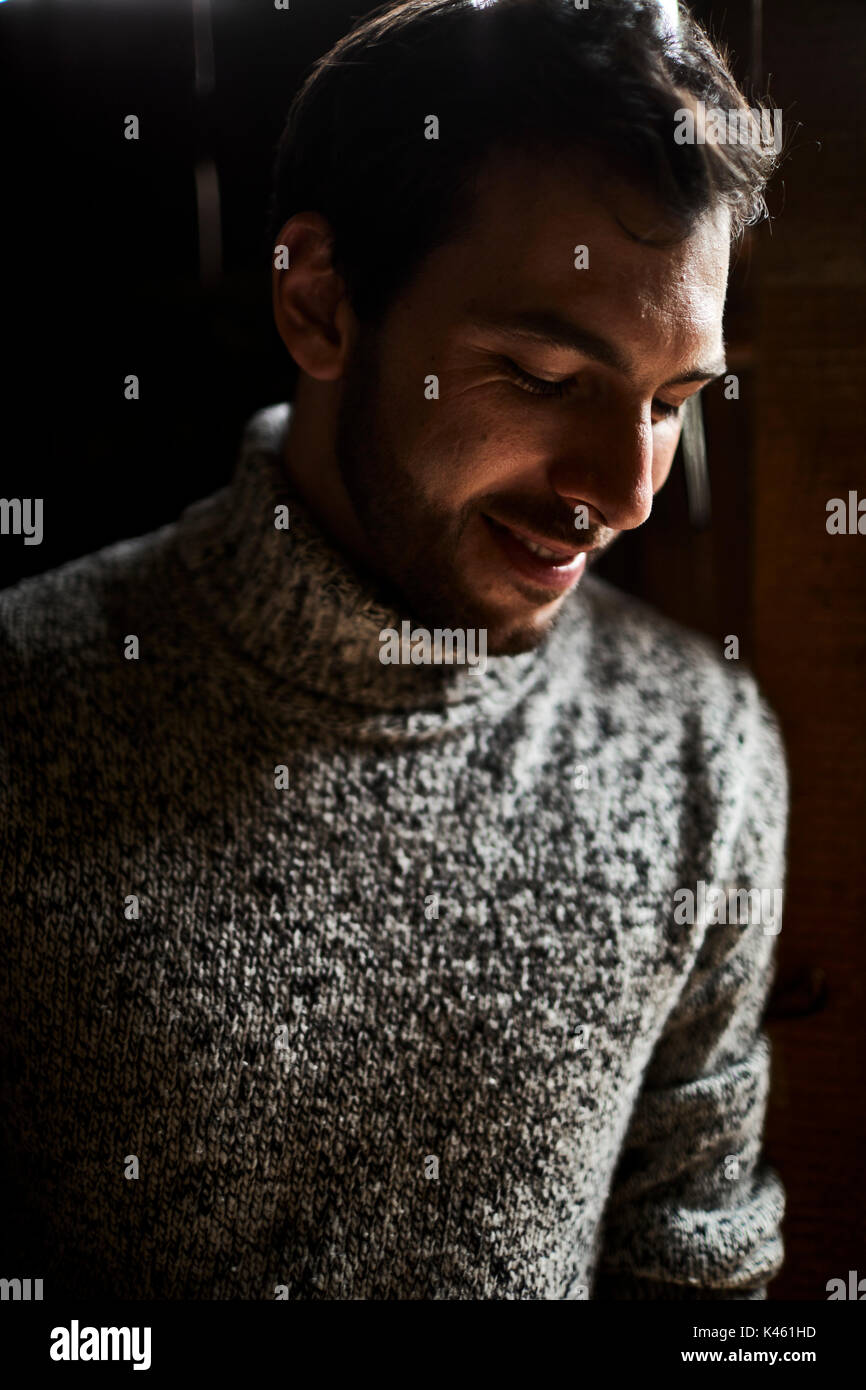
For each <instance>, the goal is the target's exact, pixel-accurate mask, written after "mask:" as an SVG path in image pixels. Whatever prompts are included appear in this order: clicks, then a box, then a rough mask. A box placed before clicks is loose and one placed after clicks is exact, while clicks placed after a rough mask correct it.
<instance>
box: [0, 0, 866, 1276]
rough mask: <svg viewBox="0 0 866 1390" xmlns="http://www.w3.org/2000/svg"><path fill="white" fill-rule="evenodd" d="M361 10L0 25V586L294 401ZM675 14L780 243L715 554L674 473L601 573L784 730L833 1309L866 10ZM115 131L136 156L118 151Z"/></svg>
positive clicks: (859, 889) (838, 4) (860, 1143)
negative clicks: (33, 516) (11, 508)
mask: <svg viewBox="0 0 866 1390" xmlns="http://www.w3.org/2000/svg"><path fill="white" fill-rule="evenodd" d="M373 8H375V6H374V5H372V4H369V3H364V0H292V4H291V9H290V10H289V11H288V12H285V11H276V10H275V9H274V7H273V2H272V0H210V3H209V4H208V3H207V2H206V0H198V2H196V3H194V0H123V3H122V4H121V3H118V0H113V3H107V0H7V2H6V3H5V4H0V54H2V57H0V65H2V67H0V78H2V90H3V92H4V106H5V113H4V114H5V120H4V127H3V128H4V131H5V136H6V138H5V142H4V145H5V150H4V153H5V158H4V166H5V174H4V191H5V194H6V198H5V217H4V219H3V233H2V235H3V245H4V253H5V254H4V260H3V272H4V278H5V286H4V308H5V313H4V320H5V329H6V332H5V338H6V349H7V351H6V355H5V356H6V361H5V365H4V386H5V390H4V392H3V432H2V473H0V495H2V496H5V497H42V498H44V525H45V537H44V540H43V543H42V544H41V545H39V546H24V544H23V540H22V539H21V538H19V537H13V536H9V537H0V587H4V586H5V585H8V584H11V583H13V582H15V581H17V580H18V579H20V578H22V577H24V576H26V575H28V574H32V573H37V572H39V571H41V570H45V569H49V568H53V567H54V566H55V565H58V564H61V563H62V562H64V561H66V560H69V559H72V558H74V557H75V556H78V555H82V554H86V553H88V552H90V551H93V550H96V549H98V548H100V547H101V546H103V545H106V544H109V543H110V542H112V541H115V540H118V539H121V538H124V537H127V536H134V535H140V534H142V533H144V532H147V531H150V530H153V529H154V528H155V527H157V526H159V525H162V524H164V523H165V522H168V521H171V520H173V519H174V518H175V517H176V516H177V515H178V513H179V512H180V510H182V508H183V507H184V506H185V505H186V504H187V503H189V502H191V501H192V500H193V499H195V498H197V497H200V496H203V495H205V494H207V493H210V492H213V491H215V490H216V489H217V488H218V487H221V486H222V485H223V484H224V483H225V482H227V481H228V478H229V476H230V474H231V470H232V467H233V464H234V459H235V454H236V449H237V444H238V440H239V435H240V431H241V428H242V426H243V424H244V422H245V420H246V419H247V418H248V416H249V415H250V414H251V413H252V412H253V411H254V410H255V409H257V408H258V407H260V406H262V405H268V404H271V403H272V402H274V401H277V400H281V399H285V398H286V395H287V386H286V375H285V362H286V358H285V352H284V349H283V347H282V344H281V343H280V341H279V338H278V337H277V334H276V330H275V329H274V327H273V322H272V319H271V309H270V265H271V261H270V244H269V241H268V239H267V236H266V213H267V199H268V193H269V187H270V175H271V168H272V162H273V157H274V153H275V148H276V142H277V140H278V138H279V134H280V131H281V129H282V125H283V122H284V119H285V116H286V113H287V110H288V107H289V104H290V102H291V98H292V96H293V94H294V92H295V90H296V88H297V86H298V85H299V83H300V80H301V79H302V77H303V75H304V74H305V72H306V71H307V69H308V68H309V65H310V63H311V62H312V61H313V59H314V58H316V57H317V56H318V55H319V54H320V53H322V52H324V51H325V50H326V49H327V48H328V47H329V46H330V44H331V43H332V42H333V41H334V40H335V39H336V38H337V37H339V36H340V35H341V34H342V33H344V32H345V31H346V29H347V28H348V27H349V26H350V23H351V21H352V19H354V18H357V17H360V16H361V15H364V14H366V13H369V11H370V10H372V9H373ZM693 8H694V10H695V13H696V14H697V15H698V17H699V18H700V19H702V20H703V21H704V22H705V23H708V25H709V27H710V28H711V30H712V32H713V33H714V34H715V35H716V36H719V37H721V38H722V39H723V40H724V41H725V42H726V43H727V44H728V45H729V46H730V47H731V48H732V50H733V66H734V71H735V74H736V76H737V77H738V78H739V80H740V81H741V82H743V83H744V84H746V87H747V91H748V92H749V94H750V95H754V94H759V93H764V92H766V90H767V86H768V84H769V92H770V95H771V97H772V103H771V104H772V105H774V106H780V107H782V108H783V110H784V113H785V129H786V158H785V161H784V163H783V166H782V168H781V170H780V172H779V174H778V175H777V177H776V180H775V183H774V185H773V189H772V192H771V195H770V204H771V211H772V213H773V221H772V224H771V225H770V226H768V225H767V224H764V225H763V226H762V227H760V228H758V229H756V230H754V231H751V232H749V233H748V234H747V237H746V241H745V244H744V246H743V249H742V251H741V253H740V256H739V259H738V261H737V264H736V266H735V268H734V271H733V275H732V282H731V290H730V296H729V306H728V314H727V322H726V336H727V341H728V360H729V363H730V369H731V370H732V371H734V372H736V373H737V375H738V377H739V381H740V399H739V400H738V401H736V402H732V401H726V400H725V399H724V393H723V386H722V384H721V383H716V384H714V385H712V386H710V387H708V388H707V390H706V391H705V392H704V393H703V398H704V415H705V420H706V426H707V437H708V447H709V467H710V477H711V483H712V499H713V519H712V525H711V526H710V528H709V529H706V530H703V531H696V530H694V529H693V528H691V527H690V525H689V520H688V511H687V505H686V491H685V485H684V474H683V469H682V465H681V461H678V463H677V465H676V467H675V470H674V472H673V474H672V476H671V479H670V481H669V482H668V484H667V486H666V487H665V489H664V491H663V492H662V493H661V494H660V495H659V498H658V501H657V503H656V507H655V509H654V512H653V517H652V520H651V522H650V523H649V524H648V525H647V526H646V527H644V528H642V529H641V531H640V532H638V533H636V534H633V535H631V536H628V537H625V538H623V540H621V541H620V542H619V543H618V544H617V546H616V547H615V548H614V550H613V552H612V553H611V555H610V556H609V557H608V558H607V560H606V561H605V566H606V569H607V572H608V575H609V577H611V578H613V579H614V580H615V581H616V582H618V583H620V584H622V585H623V586H624V587H626V588H629V589H631V590H633V591H634V592H636V593H639V594H641V595H642V596H644V597H645V598H647V599H649V600H650V601H651V602H653V603H655V604H656V605H657V606H659V607H660V608H663V609H664V610H665V611H667V612H668V613H670V614H671V615H672V616H673V617H675V618H678V619H679V620H681V621H683V622H685V623H687V624H688V625H690V626H692V627H695V628H699V629H702V630H703V631H705V632H707V633H708V634H709V635H710V636H712V637H713V638H715V639H717V640H718V641H719V644H720V650H721V644H722V640H723V638H724V637H725V636H726V635H728V634H737V635H738V636H739V638H740V651H741V657H742V659H744V660H745V661H747V662H748V663H749V664H750V665H751V666H752V667H753V668H754V670H755V671H756V673H757V675H758V678H759V680H760V682H761V684H762V686H763V688H764V690H765V691H766V693H767V695H768V697H769V698H770V701H771V703H772V704H773V705H774V707H775V709H776V710H777V712H778V714H779V716H780V719H781V722H782V725H783V729H784V733H785V738H786V742H787V746H788V750H789V759H790V765H791V781H792V819H791V831H790V838H789V874H788V883H787V893H786V910H785V922H784V927H783V931H782V934H781V938H780V943H779V947H780V966H779V973H778V978H777V983H776V987H775V989H774V992H773V996H772V1000H771V1006H770V1011H769V1020H768V1024H769V1031H770V1034H771V1037H772V1039H773V1044H774V1049H773V1050H774V1084H773V1093H772V1098H771V1104H770V1111H769V1117H768V1127H767V1146H766V1148H767V1156H768V1158H769V1159H770V1161H771V1162H773V1163H774V1165H775V1166H776V1167H777V1168H778V1170H779V1171H780V1173H781V1175H782V1177H783V1180H784V1182H785V1185H786V1188H787V1191H788V1216H787V1221H786V1225H785V1239H786V1246H787V1261H786V1266H785V1269H784V1270H783V1272H782V1274H781V1275H780V1276H779V1278H778V1279H777V1280H776V1281H775V1282H774V1283H773V1285H772V1286H771V1290H770V1297H771V1298H772V1299H783V1298H793V1299H815V1300H823V1299H825V1298H826V1292H825V1286H826V1283H827V1280H828V1279H831V1278H835V1277H843V1278H846V1279H847V1273H848V1270H849V1269H855V1270H858V1272H859V1275H860V1276H861V1277H863V1276H866V1240H864V1236H866V1222H864V1201H863V1178H864V1172H863V1169H864V1165H863V1161H862V1157H861V1155H862V1154H863V1152H864V1148H866V1124H864V1113H866V1106H864V1101H863V1081H862V1077H863V1063H864V1056H863V1052H864V1048H863V1039H864V1031H866V1030H864V1012H866V1008H864V1006H866V999H864V988H863V983H864V946H863V938H864V926H866V911H864V907H866V868H864V865H866V856H864V853H863V832H864V826H866V814H864V811H866V795H864V782H866V756H864V754H866V733H864V724H866V700H864V694H866V689H864V687H866V679H864V672H866V602H864V597H866V596H864V587H866V585H864V575H866V566H864V555H866V538H864V537H859V536H828V535H827V533H826V529H825V519H826V504H827V501H828V500H829V499H830V498H831V497H838V496H841V497H846V496H847V493H848V490H849V489H852V488H853V489H859V494H860V495H861V496H863V495H866V467H864V450H863V437H864V427H866V419H864V414H866V410H864V402H866V379H864V378H866V370H864V368H866V349H864V330H866V319H864V312H863V311H864V298H866V296H864V288H866V265H864V246H866V238H864V216H863V214H864V197H863V179H864V169H866V162H864V114H866V112H864V81H863V71H864V59H866V5H864V4H863V0H822V3H821V4H820V5H816V4H814V3H812V2H811V0H728V3H725V4H722V3H716V2H715V0H702V2H701V3H698V4H696V5H695V6H694V7H693ZM196 36H197V42H196ZM196 51H197V52H198V62H197V61H196ZM209 54H212V59H213V62H212V73H213V84H212V85H211V84H210V83H209V82H208V71H209V68H210V62H209ZM197 70H198V83H197V78H196V72H197ZM129 113H135V114H136V115H138V117H139V119H140V123H141V138H140V139H139V140H138V141H127V140H125V139H124V138H123V122H124V117H125V116H126V115H128V114H129ZM371 138H372V137H371ZM210 161H212V162H213V168H214V169H215V172H216V176H217V179H218V190H219V208H218V210H217V209H216V208H214V207H213V206H212V205H211V206H210V208H209V209H208V208H205V207H204V205H203V207H202V211H201V215H200V211H199V206H198V203H197V195H196V178H195V172H194V171H195V169H196V167H197V166H199V167H203V166H207V165H208V164H209V162H210ZM128 373H135V374H136V375H138V376H139V378H140V382H141V399H140V400H139V401H137V402H128V401H126V400H125V399H124V395H123V383H124V378H125V376H126V375H127V374H128Z"/></svg>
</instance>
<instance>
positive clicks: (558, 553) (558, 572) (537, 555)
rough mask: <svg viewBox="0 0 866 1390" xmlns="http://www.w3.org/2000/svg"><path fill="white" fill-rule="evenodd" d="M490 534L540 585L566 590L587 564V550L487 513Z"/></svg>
mask: <svg viewBox="0 0 866 1390" xmlns="http://www.w3.org/2000/svg"><path fill="white" fill-rule="evenodd" d="M484 520H485V522H486V523H487V525H488V528H489V530H490V534H491V535H492V537H493V539H494V540H495V541H496V542H497V545H498V546H499V549H500V550H501V551H504V553H505V555H506V556H507V558H508V559H509V560H510V562H511V564H512V565H513V566H514V568H515V569H517V570H518V571H519V572H520V574H521V575H522V576H523V577H524V578H525V579H528V580H530V581H531V582H532V583H534V584H535V585H536V586H537V587H538V588H542V589H547V590H549V591H551V592H556V593H564V592H565V591H566V590H567V589H570V588H571V586H572V585H573V584H575V583H576V582H577V580H578V579H579V578H580V576H581V574H582V573H583V571H584V569H585V568H586V551H585V550H576V549H566V548H565V546H552V545H548V544H546V543H545V542H543V541H540V540H537V539H536V538H535V537H534V536H530V535H528V534H527V533H526V532H525V531H517V530H515V529H514V528H513V527H511V526H504V525H503V524H502V522H500V521H494V520H493V518H492V517H489V516H485V517H484Z"/></svg>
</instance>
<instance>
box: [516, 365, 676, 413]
mask: <svg viewBox="0 0 866 1390" xmlns="http://www.w3.org/2000/svg"><path fill="white" fill-rule="evenodd" d="M502 360H503V363H504V364H505V366H506V368H507V370H508V373H509V375H510V376H511V378H512V380H513V381H515V382H516V384H517V385H518V386H520V388H521V389H522V390H523V391H529V392H530V393H531V394H532V395H535V396H559V397H562V396H567V395H569V394H570V393H571V392H572V391H573V390H574V389H575V388H576V387H577V386H578V385H579V383H580V377H579V376H566V377H562V378H561V380H559V381H546V380H545V379H544V377H540V376H532V375H531V374H530V373H529V372H525V371H524V370H523V368H522V367H518V365H517V363H516V362H513V361H512V360H511V358H510V357H504V358H503V359H502ZM652 406H653V410H654V411H655V412H656V413H657V414H658V415H660V416H661V417H662V418H663V419H665V420H673V419H675V418H676V417H677V416H678V415H679V413H680V411H681V410H682V405H673V404H672V403H671V402H670V401H660V400H658V399H656V400H654V401H653V403H652Z"/></svg>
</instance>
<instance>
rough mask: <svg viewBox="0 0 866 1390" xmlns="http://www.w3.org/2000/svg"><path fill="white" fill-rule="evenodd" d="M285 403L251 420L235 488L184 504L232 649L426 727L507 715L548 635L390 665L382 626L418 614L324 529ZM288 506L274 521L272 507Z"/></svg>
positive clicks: (291, 677) (182, 531)
mask: <svg viewBox="0 0 866 1390" xmlns="http://www.w3.org/2000/svg"><path fill="white" fill-rule="evenodd" d="M290 414H291V406H290V405H288V404H287V403H281V404H278V405H273V406H269V407H267V408H265V409H263V410H260V411H258V412H257V413H256V414H255V415H254V416H253V417H252V418H251V419H250V421H249V422H248V424H247V427H246V430H245V432H244V436H243V440H242V442H241V447H240V451H239V455H238V460H237V464H236V468H235V471H234V475H233V477H232V481H231V483H230V484H229V486H228V487H226V488H223V489H222V490H221V491H220V492H217V493H215V494H213V495H212V496H211V497H208V498H205V499H203V500H202V501H200V502H196V503H194V504H193V505H192V506H191V507H188V508H187V509H186V511H185V512H184V514H183V516H182V517H181V520H180V523H179V528H178V544H179V549H180V553H181V555H182V558H183V560H184V562H185V564H186V565H187V567H188V568H189V570H190V571H191V572H192V574H193V576H194V578H195V580H196V583H197V584H198V585H199V588H200V592H201V597H202V600H203V601H204V603H205V604H206V605H207V607H208V609H209V611H210V612H211V614H212V615H213V617H214V618H215V620H216V621H217V622H218V623H219V625H220V626H221V627H222V628H223V629H224V630H225V631H226V633H227V634H228V635H229V637H230V639H231V640H232V641H233V643H234V644H235V646H236V647H238V648H240V649H242V650H243V652H244V653H245V654H246V655H247V656H248V657H249V658H250V659H252V660H253V661H254V662H256V663H257V664H258V665H259V666H261V667H265V668H267V670H268V671H270V672H271V673H272V674H273V675H275V676H278V677H279V678H280V679H281V680H282V681H284V682H285V683H286V684H287V685H289V686H291V687H294V688H295V689H297V690H299V691H306V692H314V693H315V694H316V695H317V696H319V697H322V698H323V699H325V700H327V701H329V702H336V703H338V704H341V705H343V706H349V707H352V708H353V709H354V710H355V711H356V712H357V713H358V714H363V713H364V712H365V711H367V712H370V711H380V712H383V713H384V714H385V715H386V716H387V715H390V716H394V717H397V718H398V720H399V722H400V723H401V724H402V726H403V727H404V728H405V721H406V719H409V720H411V721H414V722H413V725H412V727H414V728H415V729H416V730H417V731H419V732H421V731H423V730H427V731H429V732H430V733H433V732H435V731H436V729H437V726H439V725H440V724H441V723H442V722H444V723H447V724H457V725H460V724H463V723H465V722H466V721H467V720H470V719H471V720H474V719H475V718H476V717H485V716H488V715H489V716H492V717H501V716H502V715H503V714H504V713H505V711H506V710H507V709H508V707H509V706H511V705H512V704H513V703H514V702H515V701H516V700H518V699H519V698H520V696H521V694H522V692H523V691H525V690H526V689H527V688H528V686H529V685H530V684H532V682H533V681H534V679H535V678H536V676H537V675H539V674H540V673H541V670H542V665H543V662H544V660H545V652H546V650H547V644H542V645H541V646H540V647H538V648H536V649H535V651H532V652H525V653H520V654H518V655H516V656H488V657H487V661H486V669H484V670H481V669H480V668H476V667H473V666H471V665H450V664H430V665H411V664H407V665H402V664H401V665H395V664H392V665H383V664H382V662H381V661H380V659H379V652H380V649H381V642H380V633H381V632H382V630H383V629H384V628H392V629H395V630H396V631H397V632H398V633H399V632H400V631H401V625H402V623H404V622H405V621H406V620H407V619H408V618H411V614H409V613H406V612H403V613H400V612H398V611H397V610H396V609H394V608H392V607H390V606H389V604H388V602H387V601H386V600H383V597H382V595H381V594H380V593H379V592H377V591H376V590H375V588H374V587H373V585H372V584H371V583H370V581H368V580H367V579H365V578H362V577H361V576H360V575H359V573H358V572H357V570H356V569H355V568H354V567H353V565H352V564H351V562H350V561H349V560H348V559H347V558H346V556H345V555H343V554H342V553H341V552H340V551H338V550H337V549H335V548H334V546H333V544H332V543H331V542H330V540H329V539H328V538H327V537H326V535H325V534H324V533H323V531H322V529H321V528H320V527H319V525H318V523H317V522H316V521H315V519H314V518H313V516H312V515H311V513H310V512H309V510H308V508H307V506H306V504H305V503H304V502H303V500H302V499H301V497H300V496H299V495H298V493H297V491H296V489H295V488H294V485H293V484H292V482H291V480H290V479H289V477H288V476H287V474H286V473H285V470H284V466H283V446H284V441H285V434H286V429H287V427H288V423H289V419H290ZM281 505H285V506H287V507H288V508H289V518H290V523H289V529H288V530H287V531H286V530H278V529H277V528H276V527H275V524H274V521H275V517H276V510H275V509H276V508H277V507H278V506H281Z"/></svg>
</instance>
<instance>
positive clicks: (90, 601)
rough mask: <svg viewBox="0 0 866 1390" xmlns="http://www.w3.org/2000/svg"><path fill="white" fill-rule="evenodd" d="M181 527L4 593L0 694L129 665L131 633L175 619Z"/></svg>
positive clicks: (119, 545) (125, 543) (118, 545)
mask: <svg viewBox="0 0 866 1390" xmlns="http://www.w3.org/2000/svg"><path fill="white" fill-rule="evenodd" d="M174 529H175V528H174V526H173V525H168V526H164V527H161V528H160V529H158V530H155V531H151V532H148V533H146V534H144V535H140V536H136V537H133V538H131V539H128V540H122V541H117V542H115V543H114V544H112V545H109V546H105V547H103V548H102V549H100V550H96V551H93V552H91V553H90V554H87V555H82V556H80V557H79V558H77V559H74V560H69V561H67V562H66V563H65V564H62V565H58V566H57V567H56V568H54V569H50V570H46V571H45V572H44V573H42V574H37V575H33V576H31V577H29V578H26V579H21V580H19V581H18V583H16V584H13V585H11V586H10V587H8V588H6V589H3V590H0V689H2V690H3V691H5V692H6V693H7V694H8V693H9V692H10V691H12V690H14V689H15V688H20V687H22V686H24V687H26V686H32V687H34V688H36V689H37V690H39V689H43V688H45V686H51V685H53V684H56V682H57V681H58V680H62V679H63V678H64V676H65V675H66V674H68V673H69V671H73V670H77V671H78V672H80V673H82V674H83V672H84V670H85V669H86V668H90V669H93V670H98V669H100V668H102V669H108V668H110V667H112V666H115V665H116V664H117V662H118V661H119V660H122V659H123V644H124V642H125V641H126V640H127V638H129V637H131V636H138V637H139V639H140V637H141V632H140V630H138V631H137V630H136V629H135V628H131V627H130V625H131V624H138V625H139V627H144V626H147V627H148V628H149V629H151V630H152V629H153V627H154V625H156V624H159V623H160V621H161V620H163V619H164V618H166V617H167V616H168V615H169V614H170V606H171V574H170V570H171V566H172V553H171V546H170V544H169V542H170V539H171V537H172V535H173V532H174Z"/></svg>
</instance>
